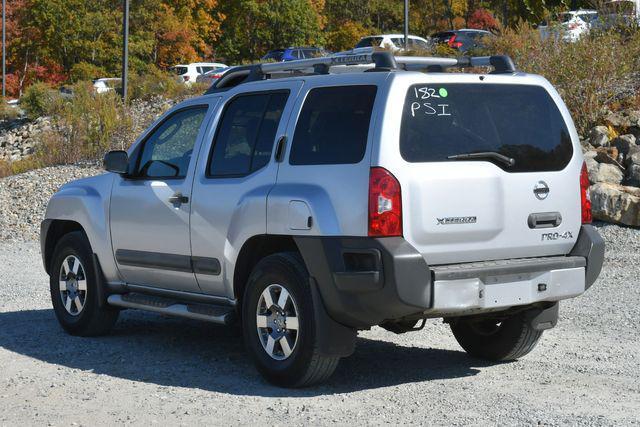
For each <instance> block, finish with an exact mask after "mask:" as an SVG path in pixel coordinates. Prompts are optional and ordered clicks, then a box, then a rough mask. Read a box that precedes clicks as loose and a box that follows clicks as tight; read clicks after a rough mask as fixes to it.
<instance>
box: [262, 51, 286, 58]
mask: <svg viewBox="0 0 640 427" xmlns="http://www.w3.org/2000/svg"><path fill="white" fill-rule="evenodd" d="M283 57H284V50H272V51H270V52H269V53H267V54H266V55H265V56H263V57H262V59H263V60H265V61H266V60H269V59H273V60H275V61H282V58H283Z"/></svg>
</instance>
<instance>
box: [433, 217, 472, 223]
mask: <svg viewBox="0 0 640 427" xmlns="http://www.w3.org/2000/svg"><path fill="white" fill-rule="evenodd" d="M436 220H438V225H453V224H475V223H476V221H477V218H476V217H475V216H450V217H448V218H436Z"/></svg>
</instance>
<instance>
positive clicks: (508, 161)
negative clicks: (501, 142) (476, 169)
mask: <svg viewBox="0 0 640 427" xmlns="http://www.w3.org/2000/svg"><path fill="white" fill-rule="evenodd" d="M447 159H449V160H473V159H494V160H497V161H499V162H501V163H504V164H505V165H507V166H513V165H515V164H516V161H515V159H513V158H511V157H507V156H505V155H504V154H500V153H496V152H494V151H485V152H482V153H465V154H454V155H453V156H448V157H447Z"/></svg>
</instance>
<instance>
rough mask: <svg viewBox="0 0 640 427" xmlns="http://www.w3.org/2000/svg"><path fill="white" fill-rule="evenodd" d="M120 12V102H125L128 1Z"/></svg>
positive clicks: (127, 55)
mask: <svg viewBox="0 0 640 427" xmlns="http://www.w3.org/2000/svg"><path fill="white" fill-rule="evenodd" d="M123 9H124V10H123V11H122V35H123V42H122V100H123V101H124V102H127V78H128V68H129V0H124V5H123Z"/></svg>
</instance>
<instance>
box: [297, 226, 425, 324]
mask: <svg viewBox="0 0 640 427" xmlns="http://www.w3.org/2000/svg"><path fill="white" fill-rule="evenodd" d="M295 241H296V244H297V245H298V248H299V249H300V252H301V253H302V257H303V258H304V261H305V264H306V265H307V268H308V269H309V273H310V275H311V276H312V277H313V278H314V279H315V280H316V282H317V283H318V285H319V286H318V287H319V291H320V294H321V296H322V300H323V302H324V305H325V307H326V308H327V311H328V314H329V315H330V316H331V317H332V318H333V319H335V320H336V321H337V322H340V323H342V324H344V325H347V326H350V327H354V328H367V327H370V326H373V325H378V324H380V323H382V322H383V321H384V320H388V319H399V318H402V317H405V316H409V315H412V314H416V313H420V312H422V311H424V310H426V309H428V308H429V307H430V306H431V298H432V287H431V272H430V270H429V267H428V266H427V263H426V262H425V260H424V258H423V257H422V255H421V254H420V253H419V252H418V251H417V250H416V249H414V248H413V246H411V245H410V244H409V243H407V242H406V241H405V240H404V239H403V238H401V237H390V238H381V239H376V238H369V237H295Z"/></svg>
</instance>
